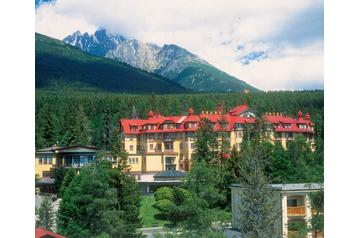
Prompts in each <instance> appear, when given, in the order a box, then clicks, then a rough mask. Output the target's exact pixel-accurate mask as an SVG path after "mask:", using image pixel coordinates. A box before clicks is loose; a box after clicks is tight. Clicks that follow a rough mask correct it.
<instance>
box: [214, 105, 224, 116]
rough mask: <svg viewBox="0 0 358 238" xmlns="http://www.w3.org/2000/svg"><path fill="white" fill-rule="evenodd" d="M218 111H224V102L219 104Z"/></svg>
mask: <svg viewBox="0 0 358 238" xmlns="http://www.w3.org/2000/svg"><path fill="white" fill-rule="evenodd" d="M216 111H217V112H218V114H223V113H224V104H223V103H219V104H217V105H216Z"/></svg>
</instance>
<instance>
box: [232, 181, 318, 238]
mask: <svg viewBox="0 0 358 238" xmlns="http://www.w3.org/2000/svg"><path fill="white" fill-rule="evenodd" d="M270 187H271V188H272V189H273V196H274V199H275V200H276V201H277V209H280V210H281V211H282V213H281V216H280V218H279V219H280V220H279V221H277V224H278V227H281V229H282V230H278V231H277V234H282V236H283V237H284V238H290V237H295V236H296V235H297V231H295V230H294V229H289V227H290V224H292V223H294V222H296V223H297V222H304V223H306V224H307V225H308V226H309V225H310V221H311V218H312V209H311V204H310V198H309V194H310V193H312V192H317V191H319V190H321V189H322V188H321V185H320V184H316V183H314V184H304V183H298V184H271V185H270ZM242 190H243V187H242V186H240V184H233V185H232V186H231V203H232V228H233V229H236V230H239V220H240V209H239V207H240V200H241V199H240V196H241V192H242ZM311 237H312V233H310V232H309V233H308V234H307V238H311ZM319 237H323V236H322V235H321V234H320V235H319Z"/></svg>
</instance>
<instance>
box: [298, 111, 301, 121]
mask: <svg viewBox="0 0 358 238" xmlns="http://www.w3.org/2000/svg"><path fill="white" fill-rule="evenodd" d="M300 118H302V112H301V111H299V112H298V119H300Z"/></svg>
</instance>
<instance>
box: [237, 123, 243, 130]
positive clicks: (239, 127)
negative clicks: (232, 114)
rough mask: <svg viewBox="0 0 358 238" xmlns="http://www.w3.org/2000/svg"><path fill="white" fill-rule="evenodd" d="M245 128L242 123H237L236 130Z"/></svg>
mask: <svg viewBox="0 0 358 238" xmlns="http://www.w3.org/2000/svg"><path fill="white" fill-rule="evenodd" d="M243 127H244V125H243V124H241V123H235V128H237V129H241V128H243Z"/></svg>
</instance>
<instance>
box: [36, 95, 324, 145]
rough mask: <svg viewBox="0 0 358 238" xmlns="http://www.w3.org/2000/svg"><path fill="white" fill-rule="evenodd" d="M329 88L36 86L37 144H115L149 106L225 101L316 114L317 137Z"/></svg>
mask: <svg viewBox="0 0 358 238" xmlns="http://www.w3.org/2000/svg"><path fill="white" fill-rule="evenodd" d="M323 95H324V93H323V91H296V92H289V91H282V92H258V93H249V94H242V93H217V94H200V93H197V94H172V95H157V94H147V95H143V94H142V95H135V94H109V93H94V92H93V93H90V92H86V93H85V92H81V93H79V92H68V91H63V92H61V91H43V90H37V91H36V148H37V149H38V148H41V147H46V146H51V145H53V144H55V143H56V142H59V143H60V144H61V145H70V144H79V143H81V144H92V145H95V146H98V147H100V148H102V149H106V148H110V147H111V144H112V141H113V140H114V134H115V133H114V132H115V130H116V128H118V120H119V119H120V118H130V117H131V116H132V114H137V115H138V117H139V118H143V117H146V116H147V112H148V111H149V110H153V111H156V112H160V113H161V114H163V115H178V114H186V113H187V109H188V108H189V107H192V108H193V109H194V111H195V113H200V112H201V111H214V110H215V108H216V105H217V104H218V103H224V105H225V111H228V110H230V109H231V108H232V107H234V106H237V105H240V104H243V103H246V104H248V105H249V106H250V107H251V108H253V109H254V110H256V111H257V112H258V113H264V112H283V113H285V114H286V115H291V116H294V117H297V112H298V111H299V110H302V112H303V113H306V112H308V113H310V115H311V120H312V121H313V122H314V123H315V130H316V136H317V137H319V138H321V139H323V107H324V96H323Z"/></svg>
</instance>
